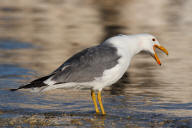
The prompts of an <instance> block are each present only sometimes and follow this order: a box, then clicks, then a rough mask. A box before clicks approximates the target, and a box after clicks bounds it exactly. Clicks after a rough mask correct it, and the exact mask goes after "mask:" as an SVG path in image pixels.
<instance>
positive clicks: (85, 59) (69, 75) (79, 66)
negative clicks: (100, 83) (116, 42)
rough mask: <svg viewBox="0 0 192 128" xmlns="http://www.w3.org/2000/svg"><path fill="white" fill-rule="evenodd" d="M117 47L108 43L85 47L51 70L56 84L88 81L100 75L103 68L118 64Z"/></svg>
mask: <svg viewBox="0 0 192 128" xmlns="http://www.w3.org/2000/svg"><path fill="white" fill-rule="evenodd" d="M119 58H120V56H119V55H118V54H117V49H116V48H115V47H113V46H109V45H98V46H95V47H91V48H88V49H85V50H83V51H81V52H79V53H77V54H75V55H74V56H72V57H71V58H69V59H68V60H67V61H66V62H65V63H64V64H62V65H61V66H60V67H59V68H58V69H57V70H55V71H54V72H53V74H54V75H53V76H52V80H54V81H56V84H60V83H67V82H89V81H92V80H94V78H95V77H100V76H102V74H103V72H104V70H107V69H110V68H112V67H114V66H115V65H116V64H118V59H119Z"/></svg>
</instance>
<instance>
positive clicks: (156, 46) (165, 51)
mask: <svg viewBox="0 0 192 128" xmlns="http://www.w3.org/2000/svg"><path fill="white" fill-rule="evenodd" d="M155 48H158V49H160V50H161V51H163V52H164V53H165V54H167V55H168V51H167V49H165V48H164V47H163V46H159V45H156V44H155V45H154V46H153V50H154V52H155ZM154 58H155V60H156V61H157V63H158V64H159V65H161V62H160V60H159V57H158V56H157V53H156V52H155V54H154Z"/></svg>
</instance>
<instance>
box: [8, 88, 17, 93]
mask: <svg viewBox="0 0 192 128" xmlns="http://www.w3.org/2000/svg"><path fill="white" fill-rule="evenodd" d="M17 90H18V88H16V89H9V91H12V92H14V91H17Z"/></svg>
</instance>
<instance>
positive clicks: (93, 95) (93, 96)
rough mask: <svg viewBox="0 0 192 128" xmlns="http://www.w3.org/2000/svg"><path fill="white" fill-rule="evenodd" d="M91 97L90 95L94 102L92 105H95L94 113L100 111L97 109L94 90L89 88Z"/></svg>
mask: <svg viewBox="0 0 192 128" xmlns="http://www.w3.org/2000/svg"><path fill="white" fill-rule="evenodd" d="M91 97H92V100H93V103H94V106H95V111H96V113H100V111H99V109H98V106H97V101H96V98H95V92H94V91H93V90H91Z"/></svg>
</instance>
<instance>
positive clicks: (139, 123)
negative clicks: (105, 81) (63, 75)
mask: <svg viewBox="0 0 192 128" xmlns="http://www.w3.org/2000/svg"><path fill="white" fill-rule="evenodd" d="M191 6H192V2H191V1H174V0H161V1H154V0H148V1H147V2H146V1H142V0H134V1H129V0H121V1H117V0H111V1H105V2H103V1H100V0H99V1H95V0H81V1H80V0H47V1H43V0H33V1H30V0H19V1H12V0H6V1H0V126H4V127H12V126H23V127H29V126H31V127H43V126H45V127H46V126H50V127H64V126H66V127H107V128H111V127H132V128H134V127H136V128H138V127H139V128H142V127H178V128H181V127H192V93H191V92H192V81H191V76H192V56H191V51H192V43H191V41H192V37H191V32H192V29H191V28H192V17H191V12H192V8H191ZM181 10H182V11H181ZM146 32H147V33H152V34H154V35H156V36H157V38H158V40H159V42H160V43H161V44H162V45H163V46H165V47H166V48H167V49H168V51H169V53H170V55H169V56H168V57H166V56H165V55H163V54H161V53H159V56H160V59H161V62H162V66H158V65H157V64H156V62H155V61H154V60H153V58H151V56H149V55H146V54H144V53H141V54H139V55H137V56H135V58H134V59H133V60H132V62H131V65H130V68H129V69H128V71H127V73H126V74H125V75H124V77H123V78H122V79H121V80H120V81H119V82H118V83H116V84H114V85H113V86H111V87H110V88H105V89H104V91H103V100H104V107H105V110H106V112H107V115H106V116H104V117H103V116H100V115H95V114H94V107H93V104H92V101H91V97H90V91H89V90H70V89H68V90H64V89H60V90H54V91H52V92H47V93H42V94H39V93H31V92H29V91H18V92H10V91H8V89H9V88H16V87H18V86H20V85H21V84H25V83H28V82H30V81H31V80H33V79H35V78H38V77H40V76H43V75H46V74H48V73H50V72H52V71H53V70H54V69H55V68H56V67H58V66H59V65H60V64H62V63H63V62H64V60H66V59H67V58H68V57H69V56H71V55H73V54H74V53H76V52H78V51H80V50H82V49H84V48H87V47H89V46H92V45H96V44H98V43H100V42H101V41H103V40H104V39H106V38H107V37H110V36H113V35H116V34H119V33H123V34H133V33H146Z"/></svg>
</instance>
